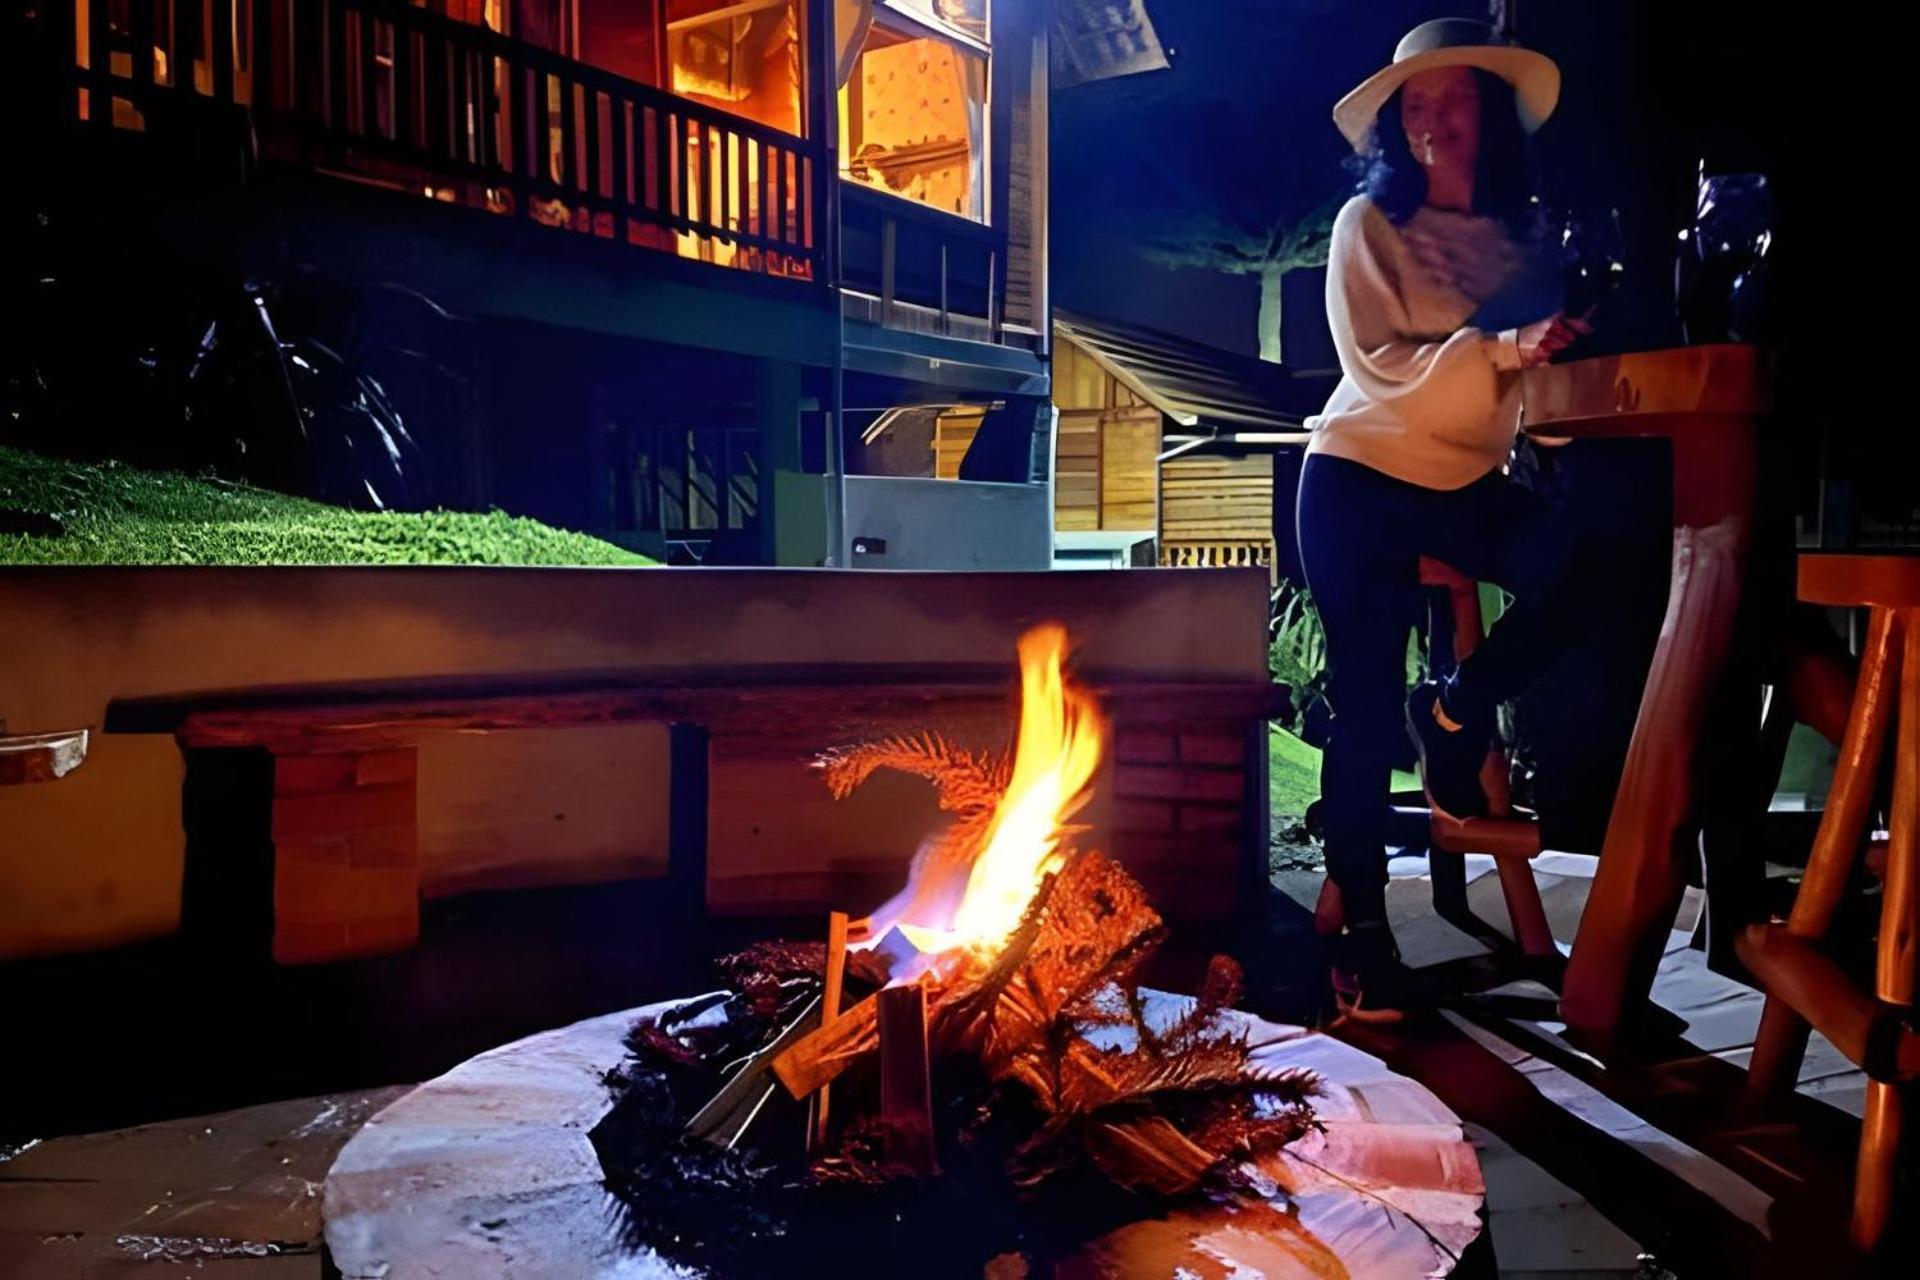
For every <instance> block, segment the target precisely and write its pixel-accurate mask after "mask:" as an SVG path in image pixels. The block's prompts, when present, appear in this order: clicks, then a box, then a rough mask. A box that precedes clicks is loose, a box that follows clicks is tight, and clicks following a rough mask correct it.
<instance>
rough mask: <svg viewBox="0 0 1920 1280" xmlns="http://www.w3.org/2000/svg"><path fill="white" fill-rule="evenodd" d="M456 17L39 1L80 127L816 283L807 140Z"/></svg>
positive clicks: (816, 209)
mask: <svg viewBox="0 0 1920 1280" xmlns="http://www.w3.org/2000/svg"><path fill="white" fill-rule="evenodd" d="M441 7H445V5H444V3H443V4H442V6H441ZM465 7H468V8H471V9H473V10H474V11H475V13H474V16H475V18H476V20H475V21H462V20H460V19H459V18H457V17H450V16H446V15H445V14H443V13H440V12H435V11H434V10H432V9H429V8H426V7H424V6H422V5H421V4H416V3H407V2H406V0H212V3H207V4H196V3H181V2H179V0H52V3H51V4H50V5H49V7H48V9H47V11H46V13H45V15H44V23H45V25H44V31H45V32H46V33H48V34H49V35H50V36H51V37H52V38H53V40H54V41H55V42H56V49H55V50H54V51H53V54H52V57H53V61H54V62H55V63H56V65H57V66H58V68H59V73H60V74H59V78H60V79H61V80H63V81H64V82H65V86H64V92H65V95H66V96H65V98H64V103H63V106H62V114H63V115H64V116H66V117H67V118H68V119H69V120H71V121H73V122H75V123H77V124H78V125H79V126H80V127H81V128H82V129H83V130H84V131H93V130H98V131H100V132H102V133H105V134H109V135H113V136H117V137H125V136H127V135H133V134H143V133H150V134H156V135H160V134H171V135H173V136H175V137H176V138H185V137H188V136H191V135H200V136H201V137H202V138H204V137H205V136H206V134H207V133H209V132H211V133H212V134H213V136H214V137H216V138H220V137H223V136H224V137H228V138H232V139H234V140H235V141H236V146H237V148H238V149H240V150H242V153H243V154H245V155H246V157H247V160H248V161H249V162H254V161H257V162H258V163H260V164H262V165H268V166H273V165H277V166H285V167H291V168H296V169H302V170H307V171H314V172H321V173H327V174H331V175H335V176H338V177H342V178H347V179H351V180H353V181H356V182H360V183H368V184H372V185H375V186H380V187H386V188H389V189H392V190H396V191H403V192H411V193H414V194H417V195H420V196H422V197H425V198H430V199H434V200H439V201H444V202H447V203H451V204H456V205H464V206H467V207H470V208H475V209H481V210H484V211H486V212H488V213H490V214H495V215H498V216H501V217H505V218H513V219H519V220H524V221H530V222H533V223H536V224H538V225H541V226H544V227H550V228H556V229H563V230H568V231H571V232H574V233H576V234H580V235H587V236H593V237H596V238H599V239H603V240H612V241H619V242H625V243H626V244H629V245H635V246H640V247H644V248H648V249H654V250H659V251H664V252H667V253H672V254H676V255H678V256H681V257H689V258H695V259H699V260H701V261H705V262H709V263H713V264H715V265H718V266H724V267H731V268H737V269H740V270H744V271H749V272H753V273H757V274H761V275H769V276H776V277H787V278H795V279H800V280H816V279H820V278H822V275H823V269H824V262H823V254H822V246H823V245H824V244H825V243H827V239H828V237H827V235H826V232H825V227H824V203H825V201H824V191H825V187H824V182H825V180H826V178H827V171H826V165H825V162H824V161H825V151H824V148H823V146H822V145H821V144H820V143H818V142H814V141H809V140H807V139H804V138H801V137H798V136H795V135H794V134H791V133H787V132H783V131H781V130H778V129H774V128H770V127H767V126H765V125H763V124H760V123H757V122H755V121H753V120H750V119H746V118H744V117H743V116H741V115H739V114H735V113H732V112H728V111H725V110H722V109H719V108H717V107H712V106H708V105H705V104H704V103H702V102H697V101H694V100H693V99H691V98H689V97H685V96H681V95H678V94H675V93H672V92H669V91H667V90H665V89H662V88H658V87H655V86H653V85H649V84H644V83H641V82H639V81H636V80H632V79H628V78H625V77H623V76H620V75H617V74H614V73H612V72H610V71H606V70H603V69H601V68H598V67H594V66H590V65H588V64H587V63H585V62H582V61H578V60H576V59H573V58H568V57H564V56H561V55H560V54H557V53H553V52H550V51H549V50H547V49H545V48H542V47H541V46H540V45H538V44H535V43H532V42H530V41H528V40H521V39H513V38H510V37H508V36H504V35H501V34H499V33H498V32H496V31H494V30H492V29H491V28H490V27H489V26H488V25H486V23H485V22H483V21H480V20H479V18H480V16H481V15H482V5H481V4H480V3H473V4H471V5H468V6H465ZM495 7H496V6H494V5H493V4H491V3H489V4H487V5H486V6H485V9H484V13H485V14H486V15H489V16H490V15H491V14H492V13H493V11H494V9H495ZM219 50H225V51H227V53H226V56H213V55H212V54H210V51H219ZM182 51H188V52H190V54H191V56H187V53H183V52H182ZM196 145H204V143H197V144H196Z"/></svg>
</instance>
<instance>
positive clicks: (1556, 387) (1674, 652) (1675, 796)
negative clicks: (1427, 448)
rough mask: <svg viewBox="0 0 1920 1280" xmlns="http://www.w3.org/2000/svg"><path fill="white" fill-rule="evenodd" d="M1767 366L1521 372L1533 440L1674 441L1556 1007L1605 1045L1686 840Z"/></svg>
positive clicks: (1571, 367) (1603, 363) (1727, 633)
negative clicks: (1663, 590)
mask: <svg viewBox="0 0 1920 1280" xmlns="http://www.w3.org/2000/svg"><path fill="white" fill-rule="evenodd" d="M1769 382H1770V378H1769V368H1768V364H1767V361H1766V358H1765V356H1764V354H1763V353H1762V352H1761V351H1760V350H1759V349H1757V348H1754V347H1750V346H1735V345H1721V346H1699V347H1684V348H1678V349H1674V350H1668V351H1648V352H1636V353H1632V354H1628V355H1618V356H1604V357H1599V358H1596V359H1591V360H1578V361H1572V362H1569V363H1567V364H1559V365H1547V366H1544V367H1542V368H1539V369H1533V370H1529V371H1528V372H1527V373H1526V374H1524V375H1523V381H1522V402H1523V405H1524V408H1523V410H1522V414H1523V416H1522V427H1523V429H1524V430H1526V431H1527V432H1528V433H1529V434H1532V435H1535V436H1537V437H1541V438H1552V437H1571V438H1577V439H1598V438H1607V437H1615V438H1619V437H1643V438H1644V437H1657V438H1662V439H1666V440H1670V441H1671V442H1672V444H1673V526H1674V527H1673V578H1672V583H1671V586H1670V587H1669V590H1668V596H1667V612H1666V618H1665V621H1664V622H1663V623H1662V625H1661V629H1660V639H1659V643H1658V645H1657V646H1656V647H1655V649H1654V653H1653V662H1652V665H1651V666H1650V667H1649V668H1648V671H1647V682H1646V688H1645V691H1644V692H1643V693H1642V695H1641V699H1640V712H1639V718H1638V719H1637V720H1636V721H1635V724H1634V730H1633V740H1632V742H1631V744H1630V745H1629V747H1628V749H1627V759H1626V765H1625V768H1624V769H1623V770H1622V772H1621V776H1620V788H1619V791H1618V792H1617V793H1616V795H1615V798H1614V805H1613V812H1612V815H1611V817H1610V819H1609V821H1608V824H1607V834H1606V840H1605V843H1604V844H1603V845H1602V847H1601V852H1600V865H1599V869H1598V871H1597V873H1596V874H1595V876H1594V881H1593V891H1592V896H1591V897H1590V898H1589V899H1588V901H1587V906H1586V910H1585V913H1584V914H1583V915H1582V917H1581V920H1580V928H1579V931H1578V933H1577V934H1576V935H1575V938H1574V944H1573V954H1572V956H1571V957H1570V958H1569V960H1568V964H1567V971H1566V981H1565V986H1564V988H1563V990H1562V994H1561V1000H1560V1009H1561V1016H1562V1017H1563V1018H1564V1019H1565V1020H1566V1023H1567V1026H1568V1028H1569V1031H1570V1032H1572V1033H1573V1034H1574V1035H1575V1036H1576V1037H1578V1038H1579V1039H1581V1040H1582V1041H1584V1042H1585V1043H1588V1044H1590V1045H1593V1046H1595V1047H1601V1048H1604V1047H1606V1046H1607V1045H1609V1044H1610V1043H1611V1042H1612V1041H1613V1039H1614V1037H1615V1033H1616V1032H1617V1031H1618V1029H1619V1026H1620V1023H1621V1019H1622V1015H1623V1014H1624V1013H1625V1012H1626V1010H1627V1009H1628V1008H1629V1007H1630V1006H1631V1005H1633V1004H1636V1003H1638V1002H1639V1001H1641V1000H1643V999H1645V997H1646V993H1647V990H1648V988H1649V986H1650V985H1651V983H1652V978H1653V970H1654V966H1655V964H1656V963H1657V961H1658V959H1659V956H1660V951H1661V945H1660V944H1661V943H1662V942H1663V941H1664V939H1665V936H1666V931H1667V929H1668V927H1669V926H1670V925H1671V923H1672V920H1673V914H1674V911H1675V909H1676V907H1677V906H1678V904H1679V898H1680V894H1681V892H1682V890H1683V888H1684V883H1685V881H1684V865H1685V864H1684V862H1683V858H1684V857H1685V856H1687V854H1686V853H1685V852H1683V850H1687V851H1690V850H1691V848H1692V846H1693V831H1694V826H1693V816H1694V815H1693V801H1694V753H1695V750H1696V748H1697V747H1698V745H1699V742H1700V739H1701V734H1702V730H1703V728H1704V726H1705V724H1706V720H1707V713H1708V707H1709V704H1710V702H1711V700H1712V697H1713V694H1714V689H1715V685H1716V683H1717V681H1718V678H1719V676H1720V673H1721V670H1722V668H1723V667H1724V665H1725V663H1726V660H1727V655H1728V651H1729V649H1730V648H1731V645H1732V641H1733V629H1734V617H1735V613H1736V611H1737V609H1738V606H1739V602H1740V587H1741V579H1742V576H1743V573H1744V570H1745V561H1746V553H1747V545H1748V539H1749V536H1750V531H1751V526H1752V523H1753V503H1754V436H1755V426H1756V423H1757V421H1758V419H1759V417H1760V415H1761V414H1762V413H1764V412H1765V410H1766V408H1767V406H1768V402H1769V395H1770V389H1769Z"/></svg>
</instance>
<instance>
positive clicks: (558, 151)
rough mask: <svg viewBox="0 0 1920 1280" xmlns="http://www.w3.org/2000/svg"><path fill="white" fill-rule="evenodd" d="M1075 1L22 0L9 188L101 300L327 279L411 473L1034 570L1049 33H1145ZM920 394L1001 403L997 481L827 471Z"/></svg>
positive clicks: (639, 515)
mask: <svg viewBox="0 0 1920 1280" xmlns="http://www.w3.org/2000/svg"><path fill="white" fill-rule="evenodd" d="M1100 10H1101V7H1100V6H1096V5H1092V4H1088V3H1080V2H1078V0H1056V2H1055V3H1032V4H1029V3H1004V2H1003V3H999V4H994V3H992V0H744V2H741V0H211V2H210V3H209V4H204V5H203V4H191V5H189V4H179V3H172V2H170V0H155V2H152V3H132V4H126V3H120V2H119V0H115V2H113V3H109V2H108V0H48V3H45V4H42V5H39V6H36V7H34V8H33V9H32V10H31V11H30V12H29V13H28V15H27V16H26V18H25V19H24V21H23V23H22V24H21V28H22V31H23V38H22V39H20V40H17V41H10V42H8V46H7V47H6V48H5V49H4V50H0V66H3V67H4V69H5V70H6V71H7V73H8V76H7V78H8V81H9V86H10V91H11V92H13V93H14V94H15V100H17V101H18V102H20V103H23V104H24V107H23V110H24V111H25V113H26V116H27V118H26V119H25V120H24V121H20V122H17V123H23V124H24V126H25V127H23V128H21V129H20V130H19V136H20V138H21V145H22V150H23V155H22V157H21V158H22V160H23V161H24V163H23V164H22V165H21V166H20V172H21V173H22V174H32V175H35V176H34V177H33V178H32V180H31V181H30V182H24V183H22V184H20V185H18V186H16V188H15V191H14V194H13V195H12V196H9V197H8V198H7V202H8V204H9V206H10V207H12V206H14V205H15V204H18V206H19V207H18V208H16V209H15V210H14V212H16V213H17V214H19V215H20V221H21V225H36V226H38V227H40V228H42V232H41V233H40V240H41V242H42V243H41V246H40V247H41V248H42V249H43V250H44V253H45V258H46V265H47V268H48V269H47V270H46V271H44V272H42V273H40V274H41V275H43V276H44V277H46V278H48V279H55V280H57V281H58V282H59V286H60V287H61V288H64V289H70V290H71V291H72V292H73V294H74V296H75V297H77V298H79V297H84V298H85V299H87V302H86V304H85V305H87V306H92V307H96V308H99V309H100V310H102V311H104V312H110V313H115V314H122V313H130V312H132V311H134V310H136V309H138V308H140V307H148V306H151V305H152V300H154V299H164V298H171V297H186V296H188V295H189V294H192V293H194V292H195V291H199V290H208V291H211V290H212V289H214V288H216V287H231V288H234V289H237V288H239V284H240V282H242V281H254V282H259V281H265V282H269V283H270V284H271V286H272V287H273V288H274V289H276V290H279V291H281V292H282V294H283V295H287V296H296V297H301V298H311V297H318V296H321V294H322V291H324V292H325V296H327V297H328V298H331V299H334V300H335V301H338V300H339V299H340V298H341V297H342V296H343V295H346V296H347V301H345V302H344V303H343V304H341V305H339V306H338V307H336V313H337V314H339V315H344V316H346V317H349V321H348V322H349V323H351V324H352V325H354V326H356V328H355V333H354V339H355V341H356V342H358V343H360V344H362V345H363V346H364V347H365V348H366V349H367V350H368V351H369V352H370V353H371V354H370V355H369V356H368V357H367V358H368V360H369V361H371V362H372V363H373V364H374V365H378V366H379V367H377V368H373V369H372V370H371V375H370V376H377V377H378V378H379V380H380V383H381V385H382V386H384V387H385V388H386V392H387V394H388V395H389V396H390V397H391V398H392V399H393V400H394V401H395V402H396V403H397V404H399V405H400V407H401V409H402V411H403V412H404V414H405V416H406V420H407V422H408V428H409V430H410V431H411V432H412V433H413V434H414V435H415V436H416V437H417V438H418V440H419V441H420V444H421V447H422V449H423V450H424V452H425V455H426V457H427V459H428V461H429V462H430V463H431V467H430V472H431V476H432V481H433V483H432V485H431V486H430V488H429V490H428V492H427V493H426V495H425V498H424V500H423V505H444V506H450V507H465V508H479V509H485V508H486V507H489V506H497V507H501V508H504V509H506V510H508V511H511V512H515V513H518V514H525V515H531V516H536V517H539V518H542V519H545V520H547V521H549V522H552V523H556V524H560V525H563V526H568V527H572V528H579V529H585V530H589V531H591V532H594V533H597V534H600V535H602V536H606V537H609V538H612V539H615V540H618V541H622V542H627V543H630V544H632V545H636V546H640V547H642V548H643V549H648V550H652V551H655V552H657V553H662V554H667V555H670V556H671V557H672V558H674V559H676V560H691V561H704V562H707V563H777V564H818V563H822V562H846V561H847V559H848V558H849V557H850V552H849V550H848V549H849V548H850V547H851V546H852V545H853V544H854V543H855V542H858V541H861V540H862V539H863V535H864V541H865V544H866V545H867V546H868V547H869V548H871V549H872V550H871V552H870V559H869V560H868V561H866V562H867V563H875V564H885V565H887V566H888V567H920V568H933V567H983V568H993V567H999V568H1011V567H1039V566H1041V565H1044V564H1045V563H1046V560H1047V548H1048V538H1049V533H1050V530H1049V512H1048V509H1047V508H1048V502H1047V497H1046V479H1047V477H1046V476H1045V474H1044V471H1043V470H1039V469H1036V467H1035V466H1033V465H1029V460H1030V459H1037V460H1038V461H1039V462H1040V463H1041V464H1044V460H1045V457H1046V449H1045V448H1044V445H1045V443H1046V438H1045V431H1046V424H1047V422H1048V421H1049V417H1050V415H1049V414H1048V411H1047V396H1048V365H1047V346H1048V319H1047V318H1048V302H1047V294H1046V234H1047V229H1046V170H1047V110H1046V103H1047V94H1048V86H1049V66H1050V62H1051V61H1053V55H1052V53H1051V50H1050V41H1051V39H1052V34H1053V32H1054V31H1055V30H1068V31H1070V32H1071V33H1074V38H1075V40H1076V41H1078V42H1079V43H1078V44H1077V45H1076V50H1077V53H1076V54H1075V57H1074V59H1073V68H1074V71H1073V75H1074V78H1075V79H1085V78H1089V77H1090V76H1095V75H1101V74H1120V73H1124V72H1127V71H1132V70H1138V69H1140V68H1141V67H1143V66H1150V65H1153V59H1152V58H1151V57H1150V56H1145V55H1141V56H1134V55H1133V54H1129V55H1127V56H1125V57H1122V56H1119V55H1120V53H1121V52H1124V50H1121V49H1120V45H1118V44H1115V43H1114V42H1115V41H1116V40H1119V39H1120V36H1123V35H1124V36H1126V39H1127V40H1129V41H1132V45H1134V46H1137V45H1139V44H1140V41H1141V40H1142V39H1145V36H1144V35H1143V34H1142V32H1143V30H1148V29H1147V28H1145V27H1144V26H1143V24H1144V13H1143V12H1142V11H1140V10H1139V6H1138V5H1134V6H1132V7H1131V8H1130V10H1129V13H1130V14H1132V15H1133V16H1134V18H1136V19H1138V20H1137V21H1132V22H1131V25H1128V26H1127V30H1126V31H1124V32H1120V33H1118V34H1115V33H1112V32H1106V31H1104V29H1102V30H1094V29H1093V28H1090V27H1088V25H1087V24H1088V22H1090V21H1092V20H1093V19H1092V17H1089V15H1093V16H1094V17H1097V16H1098V13H1097V12H1096V11H1100ZM1063 23H1064V24H1067V25H1066V26H1064V27H1062V26H1061V24H1063ZM1123 25H1125V24H1123ZM1095 26H1096V27H1097V26H1098V23H1096V24H1095ZM1103 42H1104V43H1103ZM1122 43H1125V42H1124V41H1123V42H1122ZM1082 46H1084V47H1082ZM1096 46H1098V47H1100V48H1106V47H1108V46H1112V49H1110V52H1111V53H1113V56H1112V57H1110V58H1108V59H1107V60H1106V61H1105V62H1101V61H1100V60H1099V59H1096V58H1094V57H1093V55H1092V54H1091V53H1090V52H1089V49H1092V48H1094V47H1096ZM1129 47H1132V46H1129ZM1155 47H1157V46H1155ZM1138 52H1139V51H1138V49H1136V50H1135V53H1138ZM1162 61H1164V60H1162ZM1096 64H1098V65H1096ZM29 188H30V189H31V190H29ZM28 201H31V203H30V204H29V203H27V202H28ZM75 305H76V306H78V304H75ZM292 309H293V308H292V306H291V305H289V306H288V310H292ZM309 309H310V310H312V309H317V308H309ZM181 319H182V321H183V322H184V321H185V320H188V319H191V317H188V316H185V315H184V313H183V316H182V317H181ZM203 327H204V326H203ZM382 361H384V362H385V363H384V364H381V362H382ZM928 406H932V407H934V408H936V409H940V410H943V411H948V410H950V411H952V413H953V414H954V417H955V420H956V421H967V420H969V419H972V420H976V421H977V420H978V419H980V418H981V417H982V416H984V415H985V414H986V413H987V412H988V406H994V409H993V412H994V413H995V415H996V416H995V417H994V418H993V422H994V423H995V428H996V429H995V430H994V431H992V432H989V433H987V434H988V436H991V437H992V444H993V448H992V449H991V450H982V451H980V452H981V457H979V458H976V460H975V465H974V466H972V467H971V468H969V480H970V481H978V482H980V483H983V484H995V485H997V486H998V487H997V488H995V489H993V490H992V491H988V490H986V489H981V490H979V491H977V492H976V491H971V490H964V489H956V488H955V487H954V486H953V485H944V486H941V487H940V488H939V489H938V490H930V489H928V488H927V487H926V486H925V485H920V484H915V483H911V482H909V483H894V481H896V480H900V479H902V477H896V476H890V475H889V476H866V475H862V474H859V473H858V471H857V470H854V464H857V463H858V462H859V460H860V450H859V449H858V448H857V447H856V445H855V442H857V441H858V440H859V439H860V438H862V437H863V436H864V435H865V434H866V433H867V432H868V430H869V428H870V427H871V425H872V423H873V422H875V421H876V420H878V419H880V418H881V417H883V416H885V415H887V414H889V413H895V412H896V411H899V410H902V409H907V408H914V409H920V408H926V407H928ZM836 437H838V438H839V439H840V440H842V441H843V442H845V444H846V446H847V447H846V448H845V449H844V450H843V456H842V457H840V458H835V457H833V456H832V447H831V445H830V443H829V442H830V441H832V440H834V439H835V438H836ZM1025 441H1035V442H1037V444H1036V447H1033V448H1031V449H1023V448H1022V447H1021V445H1022V443H1023V442H1025ZM989 452H990V453H991V454H992V458H991V460H989V459H988V458H987V456H986V455H987V453H989ZM958 470H959V468H958V464H957V462H956V463H955V465H954V471H955V472H956V474H957V472H958ZM848 472H851V474H848ZM843 476H844V480H845V483H844V484H842V483H841V480H842V477H843ZM936 478H937V477H935V476H934V475H931V474H929V475H926V476H922V477H914V478H912V479H918V480H924V481H926V482H927V483H928V484H931V482H932V481H933V480H934V479H936ZM869 481H872V482H873V483H868V482H869ZM1010 512H1012V513H1013V515H1012V518H1011V519H1010V516H1009V513H1010ZM842 516H843V517H844V518H843V519H842V518H841V517H842ZM862 521H866V522H867V523H866V524H864V525H863V524H862V523H861V522H862ZM836 523H839V524H843V525H844V527H842V528H838V529H836V528H835V525H836ZM1010 530H1013V531H1015V532H1011V533H1010V532H1009V531H1010ZM835 540H838V541H839V543H840V545H839V546H838V547H836V546H833V545H830V544H831V543H833V542H834V541H835ZM883 547H884V548H885V549H884V550H880V548H883ZM882 556H884V557H886V558H885V559H881V558H880V557H882Z"/></svg>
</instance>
